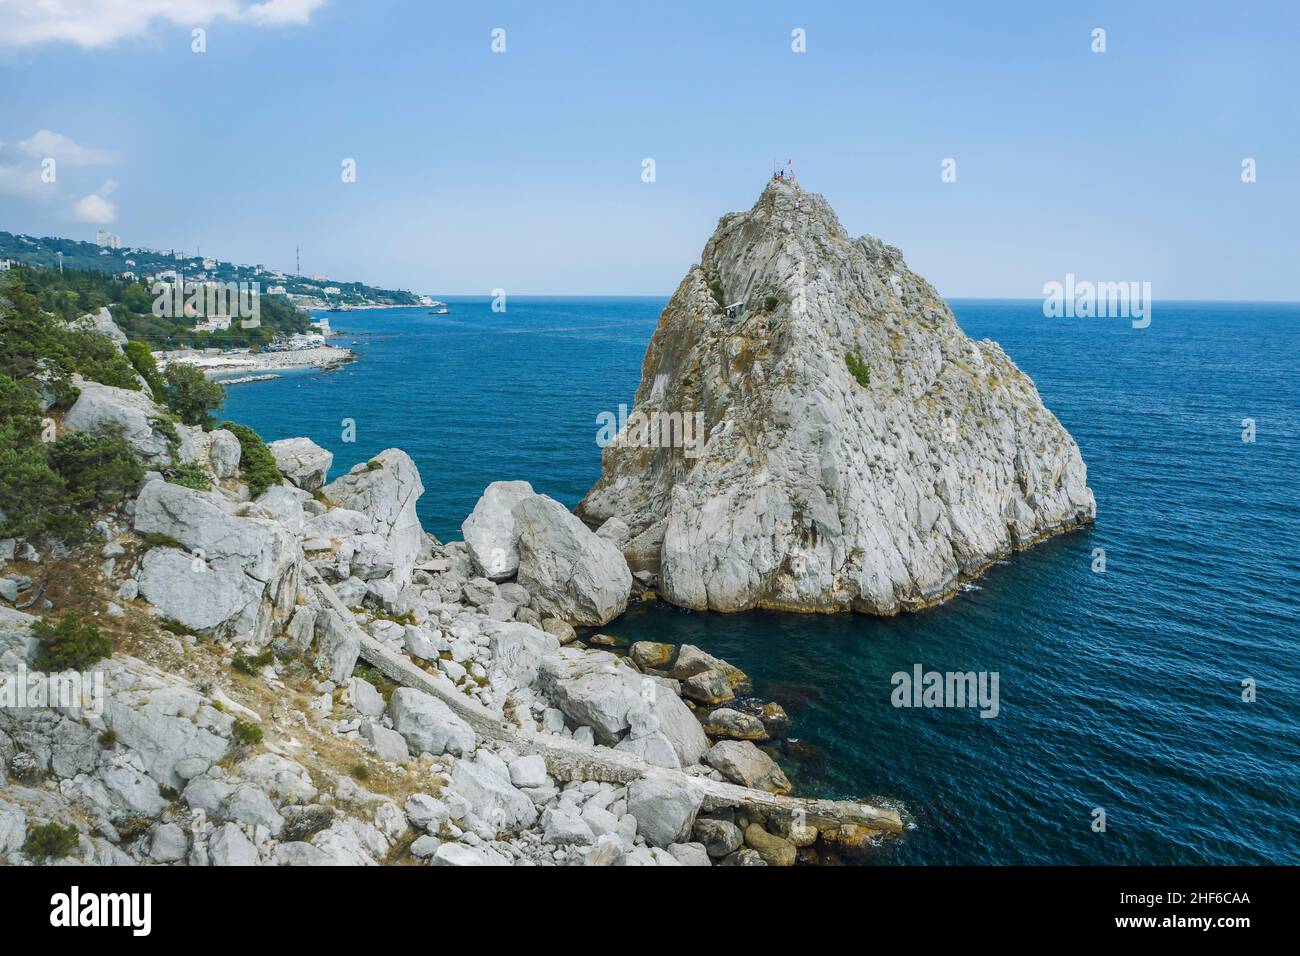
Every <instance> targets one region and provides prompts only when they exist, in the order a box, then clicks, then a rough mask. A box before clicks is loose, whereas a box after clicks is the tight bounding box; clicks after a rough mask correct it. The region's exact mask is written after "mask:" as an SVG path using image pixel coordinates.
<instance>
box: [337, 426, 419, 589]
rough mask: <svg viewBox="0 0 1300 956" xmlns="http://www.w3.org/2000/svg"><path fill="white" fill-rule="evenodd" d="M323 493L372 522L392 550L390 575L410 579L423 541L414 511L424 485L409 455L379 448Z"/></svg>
mask: <svg viewBox="0 0 1300 956" xmlns="http://www.w3.org/2000/svg"><path fill="white" fill-rule="evenodd" d="M324 493H325V496H326V497H327V498H328V499H329V500H330V501H331V502H333V503H334V504H335V505H337V506H338V507H340V508H346V509H349V510H351V511H359V512H361V513H362V514H364V515H366V516H367V517H369V518H370V519H371V521H373V522H374V531H375V533H377V534H379V535H381V536H383V537H384V538H385V539H386V540H387V542H388V546H389V548H390V549H391V551H392V557H393V570H392V572H391V576H392V579H393V580H394V581H395V582H396V583H397V584H398V585H399V586H405V585H406V584H408V583H410V580H411V571H412V570H413V569H414V567H415V561H416V558H417V557H418V556H419V553H420V547H421V545H422V543H423V541H424V529H423V528H422V527H421V526H420V519H419V516H418V515H417V514H416V512H415V504H416V501H417V500H418V499H419V497H420V496H421V495H422V494H424V485H423V484H422V483H421V481H420V473H419V470H418V469H417V468H416V467H415V462H413V461H412V460H411V457H410V455H408V454H406V452H404V451H402V450H400V449H397V448H389V449H387V450H386V451H382V452H380V453H379V454H378V455H376V456H375V457H374V458H372V459H370V461H368V462H363V463H361V464H359V465H357V466H356V467H354V468H353V469H352V470H351V471H349V472H348V473H347V474H346V475H344V476H343V477H342V478H339V479H337V480H335V481H333V482H331V483H330V484H328V485H326V486H325V488H324Z"/></svg>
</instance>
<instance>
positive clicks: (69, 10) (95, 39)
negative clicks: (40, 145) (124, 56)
mask: <svg viewBox="0 0 1300 956" xmlns="http://www.w3.org/2000/svg"><path fill="white" fill-rule="evenodd" d="M324 3H325V0H263V2H261V3H248V2H247V0H41V2H33V0H0V23H3V24H4V29H3V30H0V46H6V45H8V46H30V45H32V44H37V43H51V42H64V43H75V44H77V45H78V46H81V47H84V48H86V49H93V48H95V47H101V46H107V45H108V44H110V43H113V42H115V41H117V40H120V39H122V38H124V37H131V36H139V35H140V34H142V33H145V32H147V31H148V30H149V28H150V26H151V25H152V24H153V22H154V21H155V20H165V21H168V22H170V23H174V24H178V25H180V26H187V27H193V26H201V25H204V24H208V23H211V22H212V21H213V20H216V19H219V18H220V19H227V20H235V21H244V22H248V23H253V24H257V25H262V26H268V25H269V26H278V25H281V24H288V23H306V22H307V21H308V20H309V19H310V18H311V15H312V13H313V12H315V11H316V10H317V9H318V8H319V7H321V6H323V5H324Z"/></svg>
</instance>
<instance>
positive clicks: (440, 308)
mask: <svg viewBox="0 0 1300 956" xmlns="http://www.w3.org/2000/svg"><path fill="white" fill-rule="evenodd" d="M429 304H430V305H432V306H433V308H432V309H430V310H429V314H430V315H446V314H447V303H446V302H438V301H434V302H430V303H429Z"/></svg>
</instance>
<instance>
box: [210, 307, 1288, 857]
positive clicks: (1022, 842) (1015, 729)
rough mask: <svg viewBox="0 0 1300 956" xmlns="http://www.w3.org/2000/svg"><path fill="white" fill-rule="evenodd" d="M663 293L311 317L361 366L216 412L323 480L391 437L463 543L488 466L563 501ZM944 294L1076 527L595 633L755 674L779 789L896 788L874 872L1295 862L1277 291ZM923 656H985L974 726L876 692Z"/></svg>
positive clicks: (438, 515) (579, 477)
mask: <svg viewBox="0 0 1300 956" xmlns="http://www.w3.org/2000/svg"><path fill="white" fill-rule="evenodd" d="M663 304H664V300H663V299H651V298H512V299H511V300H510V302H509V310H508V311H507V312H506V313H494V312H492V311H491V310H490V308H489V303H488V300H487V299H453V300H451V302H450V305H451V314H450V315H446V316H432V315H428V314H427V310H424V309H394V310H386V311H375V312H365V313H351V314H348V315H339V314H334V315H331V319H332V320H333V322H334V323H335V325H336V327H340V328H343V329H345V330H346V334H345V335H344V337H343V342H344V344H351V343H352V341H353V340H355V342H356V345H355V348H356V350H357V351H358V352H359V353H360V355H361V360H360V361H359V362H356V363H354V364H352V365H349V366H347V367H345V368H343V369H342V370H338V371H334V372H328V373H319V372H304V373H293V374H290V375H287V376H285V377H284V378H281V379H278V380H274V381H268V382H262V383H253V384H246V385H239V386H235V387H232V388H231V390H230V397H229V399H228V402H227V406H226V414H227V417H229V418H231V419H233V420H236V421H241V422H245V423H247V424H249V425H252V426H253V427H255V428H256V429H258V430H259V431H260V432H261V433H262V434H263V435H264V436H265V437H266V438H267V439H268V440H270V439H275V438H283V437H288V436H294V435H308V436H310V437H311V438H313V439H315V440H316V441H317V442H319V443H321V444H322V445H324V446H326V447H328V448H330V449H331V450H332V451H333V452H334V453H335V456H336V458H335V470H334V472H333V473H334V474H336V475H337V474H340V473H342V471H343V470H345V469H346V468H348V467H349V466H351V465H352V464H354V463H356V462H358V461H363V460H366V459H368V458H369V457H371V456H373V455H374V454H375V453H376V452H378V451H380V450H381V449H383V448H387V447H391V446H397V447H401V448H403V449H405V450H406V451H408V452H409V453H410V454H411V455H412V456H413V457H414V458H415V460H416V462H417V464H418V465H419V467H420V471H421V474H422V475H423V478H424V483H425V488H426V491H425V495H424V498H423V499H422V500H421V502H420V513H421V517H422V519H423V521H424V523H425V527H426V528H427V529H428V530H430V531H432V532H433V533H435V534H437V535H438V536H439V537H440V538H443V539H444V540H446V539H449V538H454V537H458V536H459V525H460V522H461V521H462V520H463V518H464V517H465V515H466V514H468V513H469V511H470V510H471V509H472V508H473V506H474V502H475V501H476V500H477V498H478V495H479V494H480V492H481V491H482V489H483V487H484V486H485V485H486V484H488V483H489V482H490V481H493V480H498V479H513V478H522V479H527V480H529V481H531V482H532V483H533V485H534V487H535V488H537V489H538V490H539V491H542V492H545V493H547V494H549V495H552V496H553V497H556V498H558V499H559V500H561V501H563V502H565V503H566V504H568V505H574V504H576V503H577V501H578V500H579V499H580V498H581V497H582V495H583V493H584V492H585V491H586V490H587V488H588V487H589V486H590V485H591V483H592V482H593V481H594V480H595V478H596V476H597V474H598V471H599V466H600V459H599V449H598V448H597V446H596V443H595V436H596V430H597V424H596V416H597V414H598V413H600V412H603V411H617V409H618V406H619V404H620V403H624V402H625V403H629V404H630V403H631V400H632V397H633V394H634V392H635V389H636V385H637V382H638V381H639V378H640V374H641V361H642V358H643V357H644V352H645V347H646V343H647V342H648V340H649V337H650V334H651V332H652V331H653V329H654V326H655V322H656V320H657V317H658V313H659V310H660V309H661V308H662V306H663ZM951 305H952V307H953V310H954V312H955V313H956V316H957V319H958V321H959V323H960V324H961V325H962V327H963V328H964V329H965V330H966V331H967V332H968V333H969V334H971V335H972V336H974V337H977V338H985V337H987V338H992V339H995V340H997V341H998V342H999V343H1001V344H1002V346H1003V347H1004V348H1005V349H1006V350H1007V352H1008V354H1010V355H1011V357H1012V358H1013V360H1015V361H1016V363H1017V364H1018V365H1019V366H1020V367H1021V368H1022V369H1024V370H1025V371H1026V372H1027V373H1028V374H1029V375H1031V376H1032V377H1033V379H1034V381H1035V382H1036V383H1037V386H1038V389H1039V392H1040V393H1041V395H1042V396H1043V399H1044V401H1045V402H1046V403H1047V405H1048V407H1049V408H1051V409H1052V410H1053V411H1054V412H1055V414H1056V415H1057V417H1058V418H1059V419H1060V420H1061V422H1062V423H1063V424H1064V425H1065V427H1066V428H1068V429H1069V431H1070V432H1071V434H1073V435H1074V437H1075V438H1076V440H1077V441H1078V442H1079V445H1080V448H1081V449H1082V452H1083V457H1084V460H1085V461H1086V462H1087V465H1088V472H1089V483H1090V484H1091V485H1092V487H1093V489H1094V490H1095V492H1096V495H1097V505H1098V518H1097V524H1096V526H1095V528H1092V529H1090V530H1088V531H1083V532H1077V533H1075V534H1072V535H1069V536H1066V537H1062V538H1058V539H1055V540H1052V541H1050V542H1047V543H1045V544H1043V545H1040V546H1039V547H1037V548H1034V549H1033V550H1031V551H1029V552H1026V553H1024V554H1020V555H1016V556H1014V557H1013V558H1011V559H1010V560H1008V561H1006V562H1003V563H1001V564H999V565H997V566H995V567H994V568H992V569H991V570H990V571H989V573H988V574H987V575H985V576H984V577H983V578H982V579H980V580H979V581H978V582H977V585H976V586H975V587H973V588H971V589H969V590H966V591H964V592H963V593H961V594H959V595H958V596H956V597H955V598H954V599H952V600H951V601H949V602H947V603H946V604H944V605H942V606H940V607H937V608H934V609H931V610H928V611H925V612H923V613H920V614H914V615H903V616H899V617H895V618H889V619H873V618H867V617H862V616H842V617H805V616H797V615H796V616H791V615H779V614H771V613H751V614H742V615H715V614H701V613H691V612H686V611H681V610H676V609H672V608H667V607H663V606H652V607H645V608H637V609H633V610H631V611H629V612H628V613H627V614H626V615H625V616H624V617H623V618H621V619H620V620H619V621H617V622H615V623H614V624H612V625H610V626H609V627H607V628H605V630H606V631H609V632H611V633H615V634H618V635H620V636H622V637H625V638H628V639H630V640H636V639H643V638H644V639H656V640H664V641H670V642H690V643H695V644H698V645H701V646H702V647H704V648H706V649H707V650H709V651H711V652H713V653H716V654H719V655H721V656H722V657H725V658H726V659H728V660H730V661H732V662H733V663H735V664H737V665H738V666H740V667H742V668H743V669H745V670H746V671H748V672H749V673H750V674H751V675H753V677H754V679H755V690H756V693H757V694H758V695H759V696H761V697H763V698H765V699H775V700H778V701H780V702H782V703H783V704H784V705H785V706H786V708H787V710H789V711H790V713H791V716H792V718H793V730H792V736H793V737H794V738H796V739H795V740H794V741H793V742H792V743H791V744H790V746H789V748H788V751H787V753H786V754H785V756H784V759H783V765H784V766H785V767H786V768H787V770H788V772H789V773H790V775H791V777H792V779H793V780H794V782H795V784H796V785H797V787H798V788H799V789H800V791H801V792H804V793H812V794H817V795H822V796H834V797H849V796H860V797H871V796H883V797H890V798H895V799H897V800H899V801H901V802H902V803H903V804H904V806H905V807H906V811H907V814H908V817H909V820H910V822H911V824H912V827H913V828H912V829H910V830H909V832H908V833H907V835H906V836H905V838H903V839H902V840H899V841H895V842H892V843H890V844H888V845H887V846H886V847H884V848H883V849H881V850H880V851H879V852H878V853H877V854H876V855H875V857H874V858H873V860H874V861H875V862H881V863H975V864H980V863H1030V864H1047V863H1065V864H1174V863H1183V864H1214V863H1290V864H1294V863H1297V862H1300V654H1298V651H1300V626H1298V624H1297V622H1298V621H1300V594H1298V587H1297V585H1298V583H1300V547H1298V546H1297V541H1298V540H1300V521H1298V520H1297V519H1298V518H1300V481H1298V480H1297V475H1296V467H1297V463H1298V461H1300V455H1298V454H1297V452H1298V451H1300V306H1297V305H1290V304H1261V303H1187V302H1183V303H1175V302H1167V303H1165V302H1157V303H1156V304H1155V308H1154V312H1153V320H1152V322H1151V325H1150V327H1149V328H1146V329H1133V328H1131V326H1130V324H1129V322H1128V321H1127V320H1123V319H1047V318H1044V317H1043V315H1042V311H1041V307H1040V304H1039V303H1038V302H1036V301H1033V302H1029V301H990V300H981V301H962V300H958V301H954V302H952V303H951ZM1247 418H1250V419H1253V420H1254V422H1255V426H1256V439H1255V441H1254V442H1253V443H1251V442H1245V441H1243V440H1242V432H1243V419H1247ZM344 419H352V420H354V421H355V423H356V440H355V442H354V443H344V442H343V441H342V440H341V437H342V432H343V424H342V423H343V420H344ZM1096 548H1103V549H1105V554H1106V570H1105V573H1095V572H1094V571H1093V570H1092V564H1093V551H1094V549H1096ZM918 663H919V664H921V665H923V666H924V668H925V669H927V670H938V671H950V670H951V671H956V670H960V671H970V670H973V671H996V672H998V674H999V678H1000V682H999V691H1000V712H999V714H998V716H997V717H996V718H993V719H981V718H980V717H979V716H978V713H977V712H976V711H975V710H969V709H967V710H959V709H902V708H895V707H893V706H892V705H891V703H890V695H891V691H892V690H893V685H892V684H891V675H893V674H894V673H895V672H898V671H908V672H910V671H911V670H912V668H913V665H915V664H918ZM1247 678H1249V679H1252V680H1253V681H1255V683H1256V685H1257V699H1256V700H1255V701H1254V702H1250V703H1248V702H1245V701H1243V700H1242V692H1243V688H1242V681H1243V680H1245V679H1247ZM1096 809H1101V810H1104V811H1105V822H1106V827H1105V831H1104V832H1095V830H1094V819H1095V817H1094V811H1095V810H1096Z"/></svg>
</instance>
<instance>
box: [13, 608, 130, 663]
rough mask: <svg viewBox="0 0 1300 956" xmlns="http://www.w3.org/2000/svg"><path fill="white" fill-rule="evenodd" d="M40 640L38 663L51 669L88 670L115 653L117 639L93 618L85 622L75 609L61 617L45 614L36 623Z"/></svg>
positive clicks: (34, 627)
mask: <svg viewBox="0 0 1300 956" xmlns="http://www.w3.org/2000/svg"><path fill="white" fill-rule="evenodd" d="M32 634H33V635H34V636H35V637H36V640H37V642H38V643H37V649H36V666H37V667H38V668H39V669H40V670H43V671H47V672H49V673H52V674H53V673H60V672H62V671H66V670H74V671H84V670H86V669H87V668H89V667H90V666H91V665H92V664H96V663H98V662H99V661H101V660H103V659H104V658H105V657H112V656H113V641H112V640H111V639H110V638H108V637H106V636H104V635H103V634H101V633H99V628H97V627H96V626H95V625H94V624H91V623H90V622H89V621H86V622H84V623H83V622H82V620H81V618H79V617H78V616H77V613H76V612H75V611H69V612H67V613H66V614H64V615H63V616H62V617H61V618H59V619H58V620H57V621H52V620H51V619H50V618H47V617H43V618H41V619H40V620H39V621H37V622H36V623H35V624H33V625H32Z"/></svg>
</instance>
